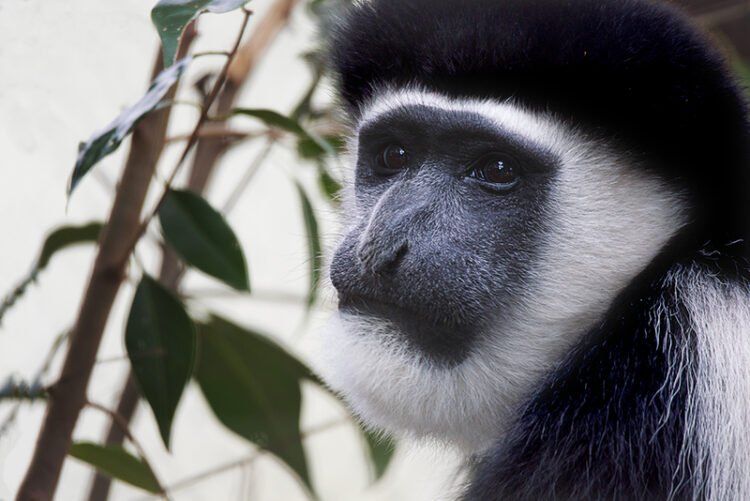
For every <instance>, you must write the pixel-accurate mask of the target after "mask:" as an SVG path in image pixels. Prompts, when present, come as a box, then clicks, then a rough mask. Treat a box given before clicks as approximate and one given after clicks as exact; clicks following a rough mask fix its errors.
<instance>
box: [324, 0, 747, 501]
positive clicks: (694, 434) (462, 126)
mask: <svg viewBox="0 0 750 501" xmlns="http://www.w3.org/2000/svg"><path fill="white" fill-rule="evenodd" d="M330 56H331V57H330V59H331V65H332V67H333V70H334V71H335V73H336V75H337V77H338V79H339V89H340V94H341V97H342V102H343V103H344V105H345V108H346V111H347V112H348V114H349V116H350V117H351V119H352V122H353V136H352V138H351V141H350V145H349V146H350V153H351V155H352V158H353V163H354V169H353V173H354V174H353V182H352V183H351V187H350V188H349V189H348V191H347V193H346V195H345V200H344V203H345V205H344V209H345V210H344V213H345V216H346V228H345V236H344V237H343V239H342V241H341V242H340V244H339V246H338V248H337V250H336V252H335V255H334V257H333V259H332V263H331V266H330V276H331V280H332V283H333V285H334V287H335V288H336V290H337V292H338V299H339V308H338V312H337V314H336V315H335V318H334V319H333V320H332V322H331V325H330V326H329V327H328V328H327V329H326V330H325V333H324V343H325V345H324V350H323V351H324V352H325V353H324V354H325V356H326V357H327V360H326V369H325V370H326V371H327V375H326V377H327V379H328V381H329V383H330V385H331V386H332V387H333V388H334V389H336V390H337V391H340V392H341V393H342V394H343V396H344V397H345V398H346V400H347V401H348V402H349V403H350V405H351V406H352V407H353V409H354V410H355V412H356V413H357V414H358V415H359V416H361V418H362V419H363V420H364V421H365V422H366V423H368V424H370V425H371V426H373V427H376V428H379V429H384V430H387V431H389V432H391V433H395V434H397V435H407V436H416V437H427V438H434V439H438V440H441V441H447V442H450V443H453V444H456V445H457V446H458V447H460V448H461V449H462V450H463V451H465V452H466V454H467V458H470V461H471V464H472V466H473V468H472V473H471V475H470V480H469V485H468V486H466V489H465V494H464V496H465V498H466V499H469V500H500V499H502V500H549V499H559V500H665V499H675V500H676V499H710V500H748V499H750V271H749V270H750V266H749V265H748V261H747V253H748V240H747V238H748V231H749V230H750V225H749V224H748V223H749V221H748V219H749V216H750V204H749V203H748V200H750V196H748V189H749V188H750V184H749V183H748V173H749V172H750V148H749V144H750V132H749V131H750V128H749V127H748V108H747V103H746V102H745V100H744V99H743V93H742V90H741V89H740V87H739V85H738V84H737V83H736V82H735V80H733V78H732V76H731V75H730V72H729V70H728V69H727V64H726V62H725V61H724V59H723V58H722V56H721V55H720V54H719V52H718V51H717V49H715V48H714V47H713V46H712V45H710V44H709V43H708V42H707V37H706V35H705V34H703V33H701V32H699V31H698V30H697V29H696V28H694V27H692V26H691V25H690V24H689V23H688V21H687V20H686V18H685V16H684V15H683V14H681V13H679V12H677V11H676V10H674V9H673V8H671V7H669V6H667V5H664V4H661V3H656V2H648V1H645V0H466V1H461V2H455V1H449V0H370V1H363V2H358V3H356V4H355V5H354V6H353V8H352V9H350V10H349V11H348V13H347V14H346V15H344V16H343V19H342V20H341V23H340V25H339V26H338V28H337V30H336V31H335V33H334V34H333V36H332V41H331V44H330Z"/></svg>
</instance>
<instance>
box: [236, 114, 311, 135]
mask: <svg viewBox="0 0 750 501" xmlns="http://www.w3.org/2000/svg"><path fill="white" fill-rule="evenodd" d="M230 115H244V116H248V117H254V118H257V119H258V120H260V121H262V122H263V123H265V124H266V125H267V126H269V127H275V128H277V129H281V130H285V131H287V132H291V133H292V134H297V135H299V136H307V132H305V129H303V128H302V126H301V125H300V124H299V122H298V121H297V120H295V119H293V118H289V117H285V116H284V115H282V114H281V113H279V112H276V111H273V110H265V109H251V108H235V109H233V110H232V112H231V113H230Z"/></svg>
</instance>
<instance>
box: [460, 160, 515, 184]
mask: <svg viewBox="0 0 750 501" xmlns="http://www.w3.org/2000/svg"><path fill="white" fill-rule="evenodd" d="M518 174H519V169H518V167H516V162H515V160H513V158H511V157H508V156H506V155H490V156H487V157H484V158H482V159H481V160H479V161H478V162H477V163H475V164H474V165H473V166H472V167H471V169H469V171H468V172H467V174H466V176H467V177H469V178H472V179H476V180H477V181H479V182H480V183H482V185H484V186H486V187H488V188H490V189H492V190H496V191H505V190H509V189H511V188H513V187H514V186H515V185H516V184H517V183H518Z"/></svg>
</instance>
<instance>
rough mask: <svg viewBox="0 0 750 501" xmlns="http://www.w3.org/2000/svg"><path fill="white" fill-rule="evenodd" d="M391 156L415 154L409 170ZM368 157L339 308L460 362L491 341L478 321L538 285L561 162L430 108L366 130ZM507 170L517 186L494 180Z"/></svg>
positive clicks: (338, 275)
mask: <svg viewBox="0 0 750 501" xmlns="http://www.w3.org/2000/svg"><path fill="white" fill-rule="evenodd" d="M389 147H392V148H393V147H397V148H398V149H402V150H403V151H404V152H405V161H404V163H403V165H401V164H399V168H398V169H389V168H388V166H387V165H385V164H384V160H383V155H384V152H385V151H386V150H387V149H388V148H389ZM358 148H359V149H358V152H357V157H358V158H357V165H356V178H355V196H354V203H355V205H356V213H357V214H358V219H357V221H356V222H355V223H354V224H353V225H352V226H351V230H350V231H349V233H348V234H347V235H346V236H345V238H344V239H343V241H342V242H341V244H340V245H339V247H338V249H337V251H336V253H335V255H334V258H333V261H332V263H331V280H332V282H333V285H334V286H335V288H336V290H337V291H338V295H339V308H340V310H341V311H342V312H345V313H347V312H348V313H357V314H365V315H370V316H374V317H377V318H382V319H388V320H390V321H391V322H393V323H394V324H395V325H396V326H397V327H398V328H399V329H398V330H399V331H400V332H402V333H403V335H404V338H405V339H404V342H406V343H408V344H410V345H411V346H412V347H415V348H418V349H419V350H420V351H422V352H423V353H424V354H425V356H427V357H429V358H430V359H432V360H433V361H434V362H437V363H442V364H448V365H452V364H456V363H459V362H461V361H462V360H464V359H465V358H466V357H467V356H468V354H469V353H470V352H471V350H472V347H473V345H474V340H475V338H476V337H477V336H479V335H480V334H479V333H480V332H482V331H483V330H486V327H487V326H486V325H484V324H483V323H482V321H480V320H478V319H488V320H487V321H489V319H491V321H492V322H493V323H495V324H497V322H498V321H499V322H502V318H503V311H504V310H508V309H511V308H512V307H513V305H514V302H515V300H516V296H518V295H520V293H521V291H523V290H524V288H525V285H526V282H527V281H528V280H529V271H530V266H531V264H532V263H533V262H534V261H535V252H536V250H537V249H538V248H539V242H540V240H541V236H542V235H543V234H544V232H545V224H546V221H547V219H548V218H546V217H545V211H546V205H547V202H548V197H549V192H550V189H551V186H552V184H553V180H554V176H555V173H556V165H557V159H556V158H555V157H554V156H553V155H552V154H550V153H549V152H546V151H544V150H543V149H542V148H540V147H538V146H537V145H533V144H529V143H528V140H525V139H520V138H518V137H514V136H513V135H512V134H511V133H509V132H508V131H504V130H501V129H499V128H498V126H497V124H495V123H493V122H490V121H489V120H488V119H486V118H484V117H482V116H480V115H478V114H474V113H472V112H468V111H446V110H439V109H436V108H431V107H429V106H423V105H410V106H403V107H400V108H397V109H394V110H391V111H389V112H387V113H384V114H382V115H380V116H378V117H376V118H375V119H374V120H372V121H371V122H369V123H365V124H364V125H362V126H361V127H360V130H359V137H358ZM498 161H500V162H502V163H503V165H504V166H505V167H506V168H510V169H512V171H513V174H514V176H513V179H514V181H513V183H493V182H491V181H492V180H491V179H490V180H488V179H482V177H486V176H483V174H482V173H487V172H488V169H492V168H493V167H494V166H495V164H496V163H497V162H498ZM489 173H490V174H492V173H493V171H489ZM446 271H449V272H446ZM488 312H490V314H489V315H488V314H487V313H488Z"/></svg>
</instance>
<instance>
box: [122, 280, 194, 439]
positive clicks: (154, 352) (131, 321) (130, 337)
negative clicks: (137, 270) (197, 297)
mask: <svg viewBox="0 0 750 501" xmlns="http://www.w3.org/2000/svg"><path fill="white" fill-rule="evenodd" d="M195 343H196V336H195V327H194V326H193V322H192V320H190V317H188V315H187V313H186V312H185V308H184V307H183V306H182V303H180V301H179V300H178V299H177V298H176V297H175V296H174V295H172V293H171V292H170V291H168V290H167V289H165V288H164V287H163V286H162V285H161V284H159V282H157V281H156V280H154V279H153V278H151V277H149V276H148V275H143V278H142V279H141V283H140V284H138V288H137V289H136V291H135V297H134V298H133V305H132V306H131V307H130V314H129V316H128V323H127V326H126V327H125V347H126V348H127V351H128V357H129V358H130V364H131V366H132V368H133V375H134V376H135V380H136V382H137V383H138V388H139V390H140V392H141V395H143V397H144V398H145V399H146V401H147V402H148V403H149V405H150V406H151V409H152V410H153V411H154V416H155V417H156V422H157V423H158V425H159V431H160V432H161V437H162V439H163V440H164V445H166V447H167V448H169V437H170V432H171V430H172V419H173V418H174V414H175V411H176V410H177V404H178V403H179V402H180V397H181V396H182V392H183V390H184V389H185V384H186V383H187V381H188V380H189V379H190V374H191V372H192V370H193V364H194V359H195Z"/></svg>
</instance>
